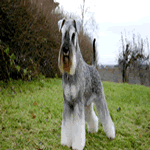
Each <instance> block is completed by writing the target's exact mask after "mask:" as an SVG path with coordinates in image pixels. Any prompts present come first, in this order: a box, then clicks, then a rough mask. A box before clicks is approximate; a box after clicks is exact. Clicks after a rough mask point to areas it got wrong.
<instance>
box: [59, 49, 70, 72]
mask: <svg viewBox="0 0 150 150" xmlns="http://www.w3.org/2000/svg"><path fill="white" fill-rule="evenodd" d="M61 63H62V67H63V70H64V71H65V72H67V73H69V72H70V69H71V53H70V50H69V47H68V46H64V47H62V52H61Z"/></svg>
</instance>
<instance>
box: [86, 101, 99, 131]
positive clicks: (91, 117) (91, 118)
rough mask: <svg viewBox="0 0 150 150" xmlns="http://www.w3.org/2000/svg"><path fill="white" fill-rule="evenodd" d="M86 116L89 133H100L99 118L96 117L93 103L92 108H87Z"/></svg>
mask: <svg viewBox="0 0 150 150" xmlns="http://www.w3.org/2000/svg"><path fill="white" fill-rule="evenodd" d="M85 113H86V114H85V116H86V118H85V119H86V122H87V124H88V125H87V128H88V132H92V133H94V132H98V117H97V116H96V114H95V112H94V109H93V103H92V104H91V105H90V106H87V107H86V108H85Z"/></svg>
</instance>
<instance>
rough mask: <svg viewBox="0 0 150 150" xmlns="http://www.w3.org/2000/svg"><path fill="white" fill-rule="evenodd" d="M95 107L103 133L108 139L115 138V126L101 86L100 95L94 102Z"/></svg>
mask: <svg viewBox="0 0 150 150" xmlns="http://www.w3.org/2000/svg"><path fill="white" fill-rule="evenodd" d="M94 103H95V105H96V110H97V112H98V116H99V120H101V122H102V125H103V129H104V132H105V134H106V136H107V137H108V138H109V139H114V138H115V126H114V123H113V121H112V119H111V117H110V114H109V110H108V107H107V103H106V99H105V95H104V90H103V87H102V86H101V93H100V95H99V98H97V99H95V101H94Z"/></svg>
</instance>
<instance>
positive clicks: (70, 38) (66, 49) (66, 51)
mask: <svg viewBox="0 0 150 150" xmlns="http://www.w3.org/2000/svg"><path fill="white" fill-rule="evenodd" d="M58 28H59V31H61V32H62V43H61V47H60V51H59V57H58V66H59V69H60V71H61V72H62V73H64V72H67V73H68V74H71V75H73V74H74V73H75V69H76V65H77V58H76V53H77V49H78V48H77V46H78V33H79V31H80V24H79V22H76V21H75V20H73V19H62V20H60V21H58Z"/></svg>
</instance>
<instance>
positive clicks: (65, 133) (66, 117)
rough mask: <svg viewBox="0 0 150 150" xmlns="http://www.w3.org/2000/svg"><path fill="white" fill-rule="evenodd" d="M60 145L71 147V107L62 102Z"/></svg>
mask: <svg viewBox="0 0 150 150" xmlns="http://www.w3.org/2000/svg"><path fill="white" fill-rule="evenodd" d="M61 145H63V146H68V147H71V145H72V116H71V108H70V107H69V105H68V104H67V102H65V103H64V107H63V120H62V126H61Z"/></svg>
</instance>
